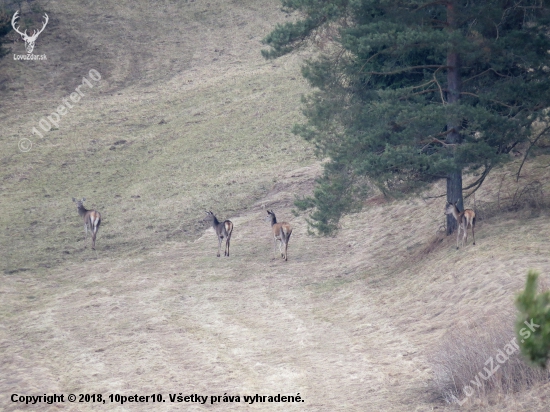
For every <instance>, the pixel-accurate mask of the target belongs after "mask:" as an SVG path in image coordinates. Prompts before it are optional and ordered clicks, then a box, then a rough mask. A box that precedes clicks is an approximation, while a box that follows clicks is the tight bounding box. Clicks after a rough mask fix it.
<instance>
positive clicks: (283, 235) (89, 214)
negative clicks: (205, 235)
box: [73, 197, 292, 260]
mask: <svg viewBox="0 0 550 412" xmlns="http://www.w3.org/2000/svg"><path fill="white" fill-rule="evenodd" d="M85 201H86V198H82V200H77V199H75V198H74V197H73V202H75V203H76V209H77V211H78V214H79V215H80V217H82V218H83V219H84V231H85V232H86V237H85V239H87V238H88V230H90V232H92V249H95V239H96V236H97V231H98V230H99V225H100V224H101V214H100V213H99V212H98V211H97V210H88V209H86V208H85V207H84V202H85ZM204 220H205V221H209V222H210V223H211V224H212V227H213V228H214V231H215V232H216V236H217V237H218V254H217V256H218V257H220V252H221V247H222V242H223V240H224V238H225V249H224V256H229V244H230V242H231V234H232V233H233V223H232V222H231V221H230V220H225V221H223V222H220V221H219V220H218V219H217V218H216V216H214V213H212V212H206V217H205V218H204ZM266 220H269V221H270V222H271V230H272V231H273V237H274V240H275V248H276V247H277V242H280V243H279V251H280V252H281V257H282V258H283V259H284V260H287V259H288V258H287V249H288V241H289V239H290V235H291V234H292V228H291V227H290V225H289V224H288V223H286V222H277V218H276V217H275V213H273V210H268V211H267V216H266ZM283 249H284V251H283Z"/></svg>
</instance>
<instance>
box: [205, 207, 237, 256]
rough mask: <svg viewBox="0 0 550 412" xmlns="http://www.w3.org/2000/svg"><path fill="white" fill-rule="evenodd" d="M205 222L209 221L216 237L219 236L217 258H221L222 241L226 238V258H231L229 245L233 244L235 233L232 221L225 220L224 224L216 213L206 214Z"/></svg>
mask: <svg viewBox="0 0 550 412" xmlns="http://www.w3.org/2000/svg"><path fill="white" fill-rule="evenodd" d="M204 220H205V221H208V222H210V223H211V224H212V227H213V228H214V230H215V231H216V236H218V254H217V255H216V256H217V257H220V252H221V248H222V241H223V238H224V237H225V249H224V253H223V255H224V256H229V243H230V242H231V233H233V223H232V222H231V221H230V220H225V221H223V222H220V221H218V219H217V218H216V216H214V213H212V212H211V211H210V212H206V217H205V218H204Z"/></svg>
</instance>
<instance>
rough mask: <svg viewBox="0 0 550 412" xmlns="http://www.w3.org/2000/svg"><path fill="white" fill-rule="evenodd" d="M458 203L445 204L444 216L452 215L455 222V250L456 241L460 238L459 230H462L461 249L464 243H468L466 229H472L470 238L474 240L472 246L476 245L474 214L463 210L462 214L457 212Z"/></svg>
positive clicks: (471, 211)
mask: <svg viewBox="0 0 550 412" xmlns="http://www.w3.org/2000/svg"><path fill="white" fill-rule="evenodd" d="M457 203H458V202H455V203H454V204H452V203H447V206H446V207H445V214H446V215H453V217H454V218H455V219H456V222H457V225H458V227H457V229H456V248H457V249H458V239H459V238H460V230H461V229H462V247H464V243H467V242H468V227H471V228H472V237H473V238H474V245H475V244H476V236H475V233H474V228H475V225H476V212H474V211H473V210H472V209H465V210H464V212H459V211H458V207H456V205H457Z"/></svg>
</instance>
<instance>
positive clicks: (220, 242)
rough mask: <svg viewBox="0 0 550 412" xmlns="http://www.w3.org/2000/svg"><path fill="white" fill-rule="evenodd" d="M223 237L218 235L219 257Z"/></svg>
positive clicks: (218, 255)
mask: <svg viewBox="0 0 550 412" xmlns="http://www.w3.org/2000/svg"><path fill="white" fill-rule="evenodd" d="M222 239H223V237H220V236H218V254H217V255H216V256H217V257H220V251H221V250H222Z"/></svg>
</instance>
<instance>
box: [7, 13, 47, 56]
mask: <svg viewBox="0 0 550 412" xmlns="http://www.w3.org/2000/svg"><path fill="white" fill-rule="evenodd" d="M18 18H19V10H17V11H16V12H15V14H14V15H13V17H12V19H11V26H12V27H13V30H15V31H16V32H17V33H19V34H20V35H21V37H22V38H23V40H24V41H25V49H27V53H29V54H30V53H32V51H33V50H34V42H35V41H36V39H37V38H38V35H39V34H40V33H42V32H43V31H44V29H45V28H46V25H47V24H48V20H49V19H50V18H49V17H48V15H47V14H46V13H44V18H45V21H44V23H42V24H43V25H42V28H41V29H40V30H33V31H32V35H30V36H29V35H28V34H27V30H25V33H21V32H20V31H19V27H17V26H16V25H15V24H16V20H17V19H18Z"/></svg>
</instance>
